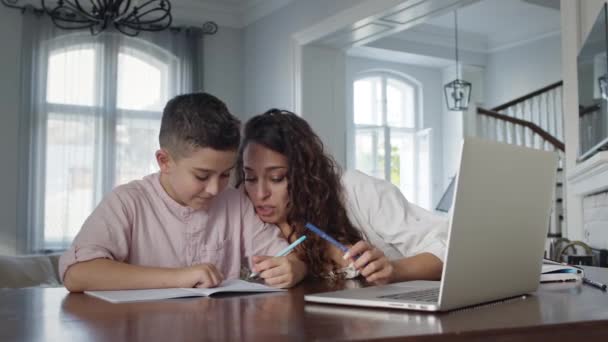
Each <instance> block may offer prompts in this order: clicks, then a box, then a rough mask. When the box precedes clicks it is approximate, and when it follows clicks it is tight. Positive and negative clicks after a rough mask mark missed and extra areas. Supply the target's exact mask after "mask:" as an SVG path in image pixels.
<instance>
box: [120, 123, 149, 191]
mask: <svg viewBox="0 0 608 342" xmlns="http://www.w3.org/2000/svg"><path fill="white" fill-rule="evenodd" d="M159 131H160V117H158V118H156V119H147V118H142V119H134V118H131V119H129V118H126V117H124V116H123V117H121V118H120V119H119V121H118V123H117V125H116V185H119V184H125V183H128V182H130V181H132V180H135V179H141V178H142V177H144V176H146V175H148V174H150V173H153V172H155V171H157V170H158V166H157V164H156V158H155V157H154V152H155V151H156V150H157V149H158V133H159Z"/></svg>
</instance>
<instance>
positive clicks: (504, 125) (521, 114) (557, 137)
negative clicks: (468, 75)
mask: <svg viewBox="0 0 608 342" xmlns="http://www.w3.org/2000/svg"><path fill="white" fill-rule="evenodd" d="M562 85H563V83H562V82H561V81H560V82H557V83H554V84H551V85H548V86H546V87H543V88H541V89H538V90H536V91H533V92H531V93H529V94H527V95H524V96H521V97H519V98H517V99H514V100H512V101H509V102H507V103H505V104H502V105H500V106H497V107H494V108H492V109H484V108H480V107H478V108H477V116H476V118H475V133H476V135H477V136H479V137H482V138H485V139H489V140H494V141H499V142H505V143H509V144H515V145H520V146H526V147H531V148H536V149H541V150H546V151H556V152H557V153H558V156H559V164H558V165H559V167H558V170H557V182H556V185H555V186H556V191H555V203H554V205H553V210H552V213H551V222H550V225H549V233H548V236H547V237H548V239H547V248H546V253H547V255H548V253H549V252H550V251H549V246H551V245H552V242H553V241H554V240H556V239H561V238H562V230H563V228H564V227H565V222H566V221H565V217H564V213H565V211H564V198H565V197H566V196H565V193H564V185H563V184H564V171H563V166H564V150H565V147H564V143H563V141H564V126H563V113H562V95H563V93H562V92H563V86H562Z"/></svg>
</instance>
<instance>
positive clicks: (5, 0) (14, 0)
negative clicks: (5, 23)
mask: <svg viewBox="0 0 608 342" xmlns="http://www.w3.org/2000/svg"><path fill="white" fill-rule="evenodd" d="M18 2H19V0H2V4H3V5H4V6H6V7H10V8H14V9H19V10H25V8H26V7H25V6H22V5H18Z"/></svg>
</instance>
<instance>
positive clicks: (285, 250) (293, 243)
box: [249, 235, 306, 278]
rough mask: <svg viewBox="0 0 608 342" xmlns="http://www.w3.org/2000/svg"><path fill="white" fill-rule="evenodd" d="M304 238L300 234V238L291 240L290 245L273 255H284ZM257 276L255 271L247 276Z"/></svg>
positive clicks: (304, 237)
mask: <svg viewBox="0 0 608 342" xmlns="http://www.w3.org/2000/svg"><path fill="white" fill-rule="evenodd" d="M304 240H306V235H302V236H300V238H299V239H297V240H296V241H294V242H292V243H291V245H289V246H287V247H285V248H284V249H283V250H282V251H280V252H279V253H277V255H275V258H276V257H282V256H286V255H287V254H289V253H291V251H293V250H294V248H296V247H297V246H298V245H299V244H301V243H302V242H304ZM257 276H258V273H257V272H251V274H250V275H249V278H255V277H257Z"/></svg>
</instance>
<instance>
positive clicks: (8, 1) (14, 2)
mask: <svg viewBox="0 0 608 342" xmlns="http://www.w3.org/2000/svg"><path fill="white" fill-rule="evenodd" d="M0 1H2V4H3V5H4V6H6V7H8V8H13V9H16V10H19V11H21V13H24V12H25V11H27V10H28V9H30V10H32V11H33V12H34V13H37V14H41V13H42V10H41V9H40V8H38V7H36V6H34V5H32V4H25V5H19V1H20V0H0Z"/></svg>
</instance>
